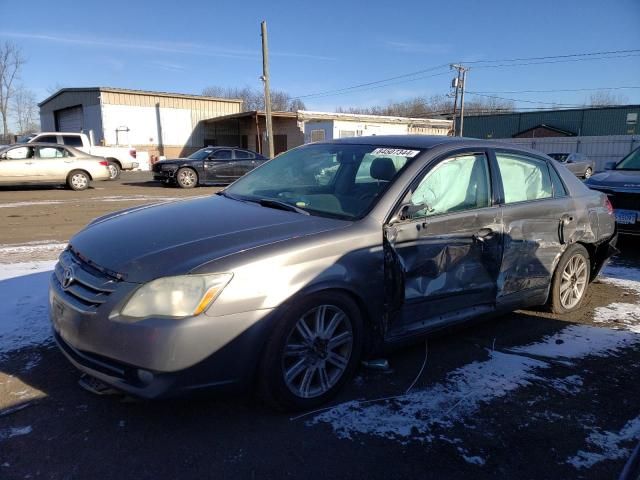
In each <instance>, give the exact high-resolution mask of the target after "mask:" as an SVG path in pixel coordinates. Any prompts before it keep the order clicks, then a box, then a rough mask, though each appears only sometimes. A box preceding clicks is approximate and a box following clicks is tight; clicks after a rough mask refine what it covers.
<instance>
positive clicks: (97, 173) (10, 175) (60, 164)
mask: <svg viewBox="0 0 640 480" xmlns="http://www.w3.org/2000/svg"><path fill="white" fill-rule="evenodd" d="M108 165H109V163H108V162H107V160H105V159H104V158H101V157H94V156H92V155H88V154H87V153H85V152H81V151H80V150H76V149H75V148H71V147H65V146H62V145H52V144H50V143H29V144H20V143H18V144H15V145H12V146H9V147H5V148H3V149H0V185H20V184H37V183H44V184H65V185H67V187H69V188H71V189H72V190H85V189H87V188H89V185H90V183H91V181H92V180H93V181H97V180H109V167H108Z"/></svg>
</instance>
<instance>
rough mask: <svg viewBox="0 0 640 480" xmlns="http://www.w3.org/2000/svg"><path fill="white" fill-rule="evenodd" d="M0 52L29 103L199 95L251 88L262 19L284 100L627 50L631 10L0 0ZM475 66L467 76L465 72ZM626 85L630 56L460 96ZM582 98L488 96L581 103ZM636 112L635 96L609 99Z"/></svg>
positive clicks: (559, 67)
mask: <svg viewBox="0 0 640 480" xmlns="http://www.w3.org/2000/svg"><path fill="white" fill-rule="evenodd" d="M0 16H1V18H2V22H1V23H0V41H1V40H11V41H13V42H15V43H16V44H18V45H19V46H20V47H21V48H22V50H23V52H24V54H25V56H26V58H27V60H28V62H27V64H26V65H25V66H24V68H23V72H22V83H23V84H25V85H26V86H27V87H29V88H31V89H32V90H34V92H35V93H36V96H37V98H38V100H42V99H44V98H45V97H46V96H48V94H49V91H50V90H51V89H52V88H54V87H55V86H57V85H60V86H66V87H76V86H78V87H79V86H112V87H123V88H134V89H144V90H161V91H171V92H182V93H196V94H197V93H200V92H201V91H202V89H203V88H204V87H206V86H208V85H221V86H239V87H243V86H247V85H248V86H252V87H257V88H259V87H261V83H260V81H259V80H258V77H259V75H260V74H261V68H262V64H261V57H260V21H261V20H263V19H264V20H267V22H268V27H269V43H270V51H271V59H270V60H271V76H272V88H274V89H281V90H286V91H288V92H289V93H290V94H292V95H294V96H298V95H305V94H309V93H315V92H319V91H326V90H331V89H339V88H342V87H348V86H351V85H354V84H360V83H366V82H370V81H375V80H379V79H383V78H388V77H394V76H397V75H402V74H404V73H407V72H414V71H416V70H421V69H426V68H429V67H433V66H438V65H443V64H447V63H450V62H453V61H478V60H493V59H509V58H523V57H538V56H548V55H563V54H573V53H581V52H594V51H612V50H626V49H635V48H640V1H639V0H609V1H608V2H602V1H601V0H600V1H596V0H583V1H570V0H566V1H561V0H554V1H547V0H538V1H535V2H533V1H516V0H510V1H504V0H496V1H491V0H485V1H467V0H459V1H458V2H430V1H427V0H412V1H402V0H396V1H394V2H390V1H388V0H387V1H376V0H369V1H358V2H348V1H345V0H343V1H332V0H331V1H330V0H325V1H322V2H300V1H295V2H293V1H292V2H284V1H277V0H272V1H262V2H253V1H244V2H228V1H211V0H209V1H188V0H183V1H182V2H175V1H171V2H169V1H164V0H156V1H154V2H148V3H147V2H136V1H133V0H129V1H127V2H125V1H121V0H112V1H110V2H81V3H78V2H73V1H67V0H56V1H55V2H51V1H39V0H36V1H33V0H32V1H29V2H25V1H21V2H16V1H9V0H0ZM476 65H477V66H478V67H479V65H478V64H476ZM434 72H435V73H442V74H441V75H438V76H432V77H430V78H424V77H426V76H427V75H429V74H424V75H422V76H421V77H422V78H419V79H417V80H416V79H414V78H404V79H402V80H411V81H402V82H400V81H396V82H392V83H394V84H393V85H389V86H386V87H383V88H375V89H368V90H364V91H356V90H353V91H348V93H347V94H343V95H331V96H324V97H316V98H303V100H304V101H305V103H306V105H307V108H308V109H313V110H332V109H333V108H335V107H336V106H365V105H380V104H386V103H388V102H389V101H394V100H402V99H405V98H408V97H412V96H417V95H427V96H428V95H431V94H437V93H447V92H448V91H449V83H450V80H451V77H452V74H449V73H446V68H441V69H440V70H435V71H434ZM620 86H640V56H635V57H626V58H617V59H609V60H598V61H580V62H571V63H555V64H542V65H535V66H520V67H512V68H473V69H472V70H471V72H470V73H469V79H468V82H467V87H468V89H469V90H470V91H479V92H487V91H488V92H495V91H499V92H503V91H520V90H550V89H577V88H600V87H620ZM590 93H591V92H588V91H583V92H542V93H541V92H538V93H534V92H531V93H509V94H507V93H499V94H496V95H500V96H504V97H510V98H517V99H523V100H529V101H533V102H534V103H524V102H520V103H518V104H517V105H518V106H520V107H535V106H537V105H541V104H538V103H535V102H562V103H566V104H575V103H582V102H584V101H585V100H586V99H587V98H588V97H589V94H590ZM613 93H615V94H620V95H623V96H624V97H626V99H627V100H628V101H629V103H640V89H629V90H616V91H613Z"/></svg>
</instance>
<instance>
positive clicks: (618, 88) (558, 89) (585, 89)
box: [476, 86, 640, 94]
mask: <svg viewBox="0 0 640 480" xmlns="http://www.w3.org/2000/svg"><path fill="white" fill-rule="evenodd" d="M638 88H640V86H629V87H598V88H556V89H552V90H493V91H477V92H476V93H485V94H492V93H557V92H592V91H597V90H631V89H638Z"/></svg>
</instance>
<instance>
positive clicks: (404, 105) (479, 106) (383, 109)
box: [336, 94, 514, 117]
mask: <svg viewBox="0 0 640 480" xmlns="http://www.w3.org/2000/svg"><path fill="white" fill-rule="evenodd" d="M464 108H465V112H467V113H469V114H480V113H493V112H508V111H513V109H514V104H513V102H512V101H509V100H502V99H494V98H489V99H486V100H485V99H481V100H475V99H474V100H467V101H465V106H464ZM452 110H453V100H452V99H451V98H450V97H448V96H447V95H443V94H437V95H432V96H430V97H428V98H427V97H414V98H410V99H408V100H402V101H399V102H390V103H388V104H387V105H385V106H372V107H347V108H344V107H338V108H337V109H336V112H338V113H361V114H366V115H391V116H398V117H428V116H450V115H451V114H452Z"/></svg>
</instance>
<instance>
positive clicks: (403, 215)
mask: <svg viewBox="0 0 640 480" xmlns="http://www.w3.org/2000/svg"><path fill="white" fill-rule="evenodd" d="M425 209H427V210H428V209H429V205H427V204H426V203H418V204H417V205H416V204H413V203H403V204H402V205H401V206H400V209H399V210H398V213H396V214H395V215H394V216H393V217H391V220H389V225H393V224H395V223H400V222H404V221H405V220H408V219H410V218H412V217H413V216H414V215H415V214H416V213H418V212H419V211H421V210H425Z"/></svg>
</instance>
